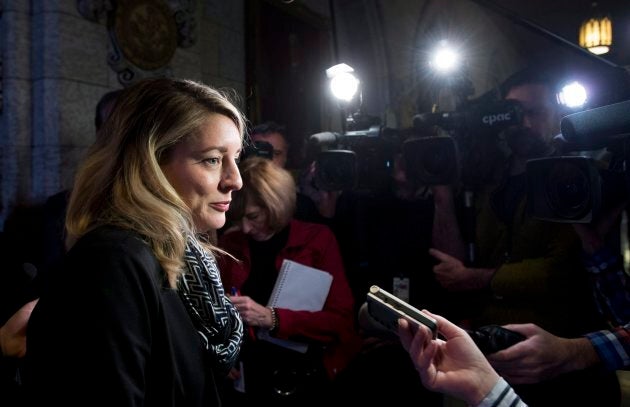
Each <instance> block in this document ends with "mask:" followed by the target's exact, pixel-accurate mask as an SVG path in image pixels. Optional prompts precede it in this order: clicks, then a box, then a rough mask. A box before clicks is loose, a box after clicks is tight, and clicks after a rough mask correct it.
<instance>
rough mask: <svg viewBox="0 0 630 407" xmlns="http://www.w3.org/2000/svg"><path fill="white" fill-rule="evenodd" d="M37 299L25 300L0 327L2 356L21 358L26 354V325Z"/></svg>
mask: <svg viewBox="0 0 630 407" xmlns="http://www.w3.org/2000/svg"><path fill="white" fill-rule="evenodd" d="M37 301H39V299H36V300H33V301H31V302H27V303H26V304H24V305H23V306H22V308H20V309H19V310H17V311H16V312H15V314H13V315H12V316H11V318H9V319H8V320H7V322H6V323H5V324H4V325H2V326H1V327H0V350H1V351H2V356H3V357H15V358H21V357H23V356H24V355H25V354H26V327H27V326H28V320H29V318H30V317H31V312H33V308H35V304H37Z"/></svg>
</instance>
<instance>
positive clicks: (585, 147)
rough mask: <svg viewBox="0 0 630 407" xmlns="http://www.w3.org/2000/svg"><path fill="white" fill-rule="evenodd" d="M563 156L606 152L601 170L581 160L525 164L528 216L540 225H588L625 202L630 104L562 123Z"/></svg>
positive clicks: (582, 114) (557, 159)
mask: <svg viewBox="0 0 630 407" xmlns="http://www.w3.org/2000/svg"><path fill="white" fill-rule="evenodd" d="M560 128H561V132H562V136H561V138H560V140H561V141H562V143H563V149H562V151H563V154H564V153H568V152H575V151H589V150H598V149H601V148H604V147H605V148H606V149H607V152H608V154H609V155H610V159H609V160H608V162H607V163H606V164H607V165H606V167H605V168H601V167H602V166H601V165H600V166H598V163H597V162H596V161H595V160H593V159H592V158H589V157H586V156H584V155H572V156H570V155H567V156H560V157H549V158H540V159H535V160H529V161H528V162H527V169H526V172H527V181H528V182H527V183H528V189H527V194H528V203H529V205H530V207H529V209H530V214H531V215H532V216H533V217H535V218H537V219H541V220H547V221H553V222H566V223H588V222H591V221H592V220H593V218H594V217H595V216H597V214H598V212H599V211H600V210H602V209H606V208H607V207H609V206H611V205H614V204H617V203H621V202H623V201H624V200H626V199H628V191H629V190H630V189H629V188H628V187H629V186H630V184H629V179H630V168H628V158H630V156H629V152H630V144H629V143H630V139H629V138H628V136H629V135H630V100H628V101H625V102H619V103H614V104H610V105H606V106H602V107H599V108H595V109H591V110H586V111H583V112H579V113H574V114H570V115H568V116H565V117H564V118H562V120H561V122H560Z"/></svg>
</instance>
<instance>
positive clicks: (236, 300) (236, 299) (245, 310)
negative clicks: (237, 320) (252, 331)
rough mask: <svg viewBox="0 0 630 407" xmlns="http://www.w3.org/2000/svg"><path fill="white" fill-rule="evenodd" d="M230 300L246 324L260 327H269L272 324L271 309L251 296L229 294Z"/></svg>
mask: <svg viewBox="0 0 630 407" xmlns="http://www.w3.org/2000/svg"><path fill="white" fill-rule="evenodd" d="M230 300H231V301H232V303H233V304H234V306H235V307H236V309H237V310H238V312H239V313H240V314H241V318H243V321H244V322H245V323H246V324H247V325H249V326H257V327H260V328H271V327H272V326H273V317H272V316H271V310H270V309H269V308H267V307H265V306H264V305H261V304H259V303H257V302H256V301H254V300H252V298H251V297H249V296H247V295H231V296H230Z"/></svg>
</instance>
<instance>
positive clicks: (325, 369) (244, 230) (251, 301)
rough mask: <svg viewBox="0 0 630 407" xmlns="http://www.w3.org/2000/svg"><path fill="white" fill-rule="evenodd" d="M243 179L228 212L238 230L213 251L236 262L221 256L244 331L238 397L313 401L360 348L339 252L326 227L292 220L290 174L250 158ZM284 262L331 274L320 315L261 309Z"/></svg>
mask: <svg viewBox="0 0 630 407" xmlns="http://www.w3.org/2000/svg"><path fill="white" fill-rule="evenodd" d="M241 176H242V178H243V189H242V190H241V191H239V192H238V193H235V194H234V195H233V201H232V203H231V206H230V210H229V212H228V217H229V218H230V219H231V220H232V221H233V224H234V225H236V228H235V229H236V230H233V231H232V232H228V233H226V234H224V235H222V236H221V238H220V240H219V247H220V248H222V249H223V250H225V251H227V252H228V253H229V254H231V255H232V256H234V257H235V259H234V258H231V257H229V256H222V257H221V258H220V259H219V261H220V270H221V275H222V281H223V284H224V287H225V288H226V290H228V291H230V292H232V293H233V294H238V295H234V296H232V297H231V299H232V301H233V303H234V305H235V306H236V307H237V309H238V310H239V312H240V314H241V317H242V318H243V320H244V322H245V324H246V325H249V327H250V330H249V332H250V335H249V338H248V340H246V344H245V345H244V347H243V351H242V358H241V363H240V366H241V367H242V371H240V372H236V371H235V372H233V377H235V378H236V377H238V378H240V379H241V380H243V382H244V390H245V395H244V396H240V397H239V400H242V399H249V400H252V401H253V400H255V402H256V404H257V405H260V403H261V397H264V398H267V399H268V400H273V401H275V402H279V403H283V402H286V403H287V405H295V403H296V402H299V403H301V405H303V404H304V403H316V402H317V401H316V400H318V398H319V401H321V397H323V396H324V395H325V394H326V391H325V389H326V388H328V386H327V384H329V383H330V380H331V379H332V378H334V377H335V375H336V374H337V373H339V372H340V371H341V370H342V369H343V368H344V367H345V366H346V365H347V364H348V362H349V360H350V359H351V358H352V357H353V356H354V355H355V354H356V352H357V350H358V348H359V337H358V334H357V331H356V329H355V316H354V312H353V309H354V308H353V305H354V299H353V297H352V292H351V290H350V287H349V285H348V281H347V279H346V276H345V271H344V268H343V263H342V259H341V254H340V252H339V247H338V245H337V241H336V239H335V237H334V235H333V233H332V232H331V231H330V229H329V228H328V227H327V226H324V225H319V224H315V223H306V222H301V221H298V220H295V219H293V213H294V211H295V197H296V190H295V182H294V180H293V177H292V176H291V174H290V173H289V172H288V171H286V170H284V169H282V168H280V167H278V166H276V165H275V164H273V162H272V161H270V160H268V159H265V158H261V157H251V158H248V159H247V160H245V161H243V162H242V164H241ZM233 229H234V228H233ZM284 259H289V260H293V261H296V262H298V263H301V264H304V265H307V266H310V267H315V268H317V269H320V270H323V271H325V272H327V273H330V274H331V275H332V277H333V280H332V284H331V287H330V291H329V293H328V297H327V299H326V302H325V304H324V307H323V309H322V310H321V311H316V312H312V311H294V310H291V309H284V308H270V307H267V304H268V301H269V297H270V294H271V291H272V289H273V286H274V283H275V281H276V278H277V276H278V271H279V270H280V266H281V264H282V262H283V260H284ZM303 289H304V290H308V289H309V288H308V287H304V288H303ZM257 331H264V332H267V331H268V332H269V333H270V335H271V336H272V337H276V338H279V339H290V340H295V341H300V342H304V343H308V344H309V347H308V349H309V350H308V352H307V353H306V354H300V353H298V352H295V351H293V350H288V349H285V348H283V347H281V346H278V345H275V344H272V343H270V342H268V341H265V340H261V339H256V333H257ZM237 383H238V384H241V385H242V384H243V383H241V382H237ZM241 390H242V388H241Z"/></svg>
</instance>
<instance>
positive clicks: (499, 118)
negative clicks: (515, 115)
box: [481, 112, 512, 126]
mask: <svg viewBox="0 0 630 407" xmlns="http://www.w3.org/2000/svg"><path fill="white" fill-rule="evenodd" d="M510 120H512V115H511V114H510V113H509V112H508V113H498V114H489V115H486V116H483V117H482V118H481V121H482V122H483V124H486V125H488V126H492V125H493V124H495V123H500V122H507V121H510Z"/></svg>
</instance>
